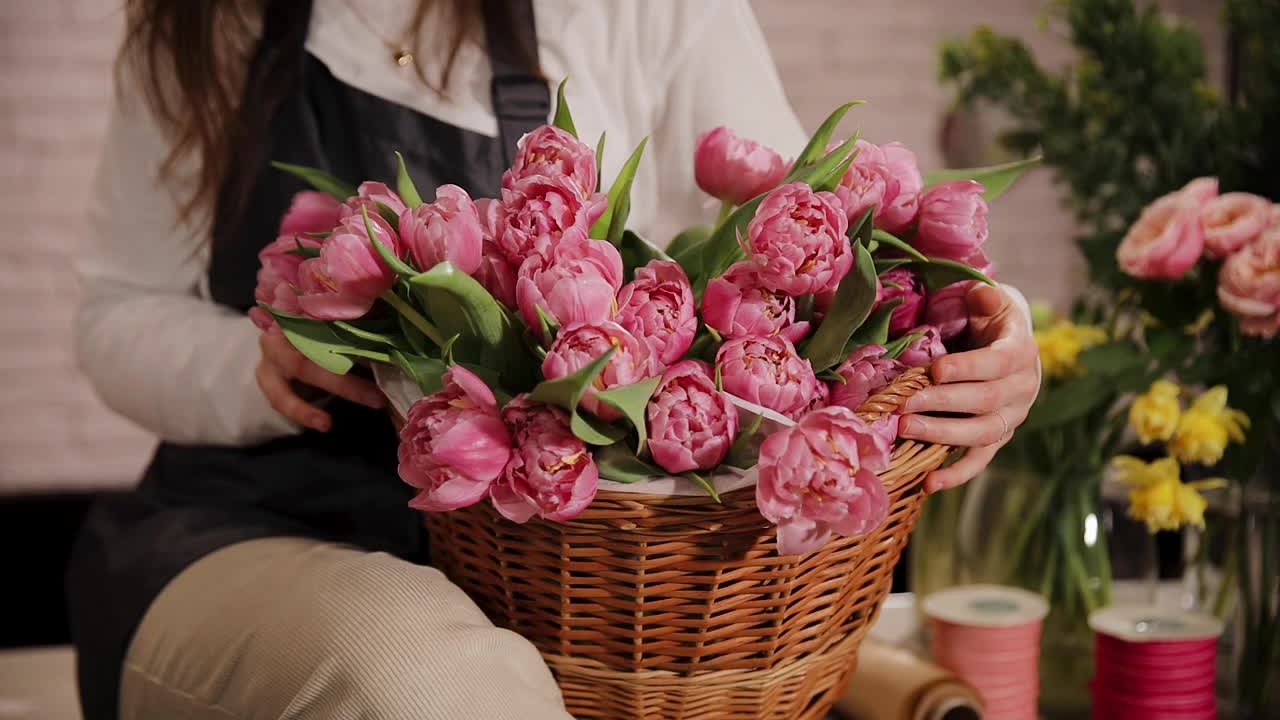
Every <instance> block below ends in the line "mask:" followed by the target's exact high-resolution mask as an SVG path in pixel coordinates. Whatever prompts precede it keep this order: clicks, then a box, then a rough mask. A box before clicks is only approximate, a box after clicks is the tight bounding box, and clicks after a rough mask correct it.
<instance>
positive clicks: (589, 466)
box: [490, 395, 600, 523]
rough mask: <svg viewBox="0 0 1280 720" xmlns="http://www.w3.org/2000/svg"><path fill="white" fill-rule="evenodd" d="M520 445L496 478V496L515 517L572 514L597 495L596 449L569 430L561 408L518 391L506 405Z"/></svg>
mask: <svg viewBox="0 0 1280 720" xmlns="http://www.w3.org/2000/svg"><path fill="white" fill-rule="evenodd" d="M502 418H503V420H504V421H505V422H506V423H507V427H508V429H509V430H510V432H511V435H512V437H514V438H515V443H516V449H515V451H514V452H512V453H511V459H510V460H509V461H508V462H507V465H506V467H505V468H503V471H502V475H500V476H499V477H498V479H497V480H496V481H495V482H494V483H493V487H492V489H491V490H490V498H491V499H492V500H493V506H494V507H495V508H497V510H498V512H499V513H500V514H501V515H502V516H503V517H505V518H507V519H508V520H511V521H512V522H518V523H523V522H528V520H529V519H530V518H532V517H533V516H534V515H537V516H538V517H540V518H543V519H546V520H555V521H560V522H563V521H566V520H572V519H573V518H574V517H576V516H577V515H578V514H579V513H581V512H582V511H583V509H585V508H586V507H587V506H588V505H590V504H591V501H592V500H594V499H595V496H596V490H597V489H598V487H599V484H600V475H599V471H598V470H597V469H596V463H595V460H593V459H592V457H591V453H590V451H589V450H588V449H587V446H586V445H585V444H583V442H582V441H581V440H579V439H578V438H577V437H575V436H574V434H573V433H572V432H571V431H570V430H569V416H568V415H566V414H565V412H564V411H563V410H561V409H559V408H555V407H551V406H549V405H543V404H541V403H531V402H529V401H528V399H527V398H526V397H525V396H524V395H517V396H516V398H515V399H514V400H512V401H511V402H510V403H508V404H507V406H506V407H505V408H503V409H502Z"/></svg>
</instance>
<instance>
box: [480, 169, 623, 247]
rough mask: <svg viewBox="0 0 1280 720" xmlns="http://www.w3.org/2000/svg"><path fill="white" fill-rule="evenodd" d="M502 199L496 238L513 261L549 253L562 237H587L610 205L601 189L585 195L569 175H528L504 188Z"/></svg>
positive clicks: (578, 238)
mask: <svg viewBox="0 0 1280 720" xmlns="http://www.w3.org/2000/svg"><path fill="white" fill-rule="evenodd" d="M501 202H502V204H501V206H500V213H499V217H497V218H496V219H494V220H493V225H494V230H493V239H494V242H496V243H497V244H498V247H500V248H502V252H504V253H506V254H507V259H508V260H510V261H511V264H513V265H519V264H520V263H522V262H524V260H525V259H526V258H528V257H530V256H533V255H549V254H550V253H551V250H552V248H553V247H554V246H555V245H556V244H558V243H559V242H560V240H561V238H564V239H566V240H572V239H577V240H582V239H585V238H586V237H587V231H588V230H590V229H591V224H592V223H594V222H595V221H596V220H597V219H598V218H599V217H600V215H601V214H602V213H604V210H605V207H606V206H607V205H608V199H607V198H605V196H604V195H602V194H600V193H595V194H593V195H589V196H584V195H582V194H581V193H580V191H579V190H578V186H577V184H576V183H575V182H574V180H573V178H571V177H569V176H568V175H555V176H546V175H531V176H529V177H526V178H524V179H523V180H520V181H518V182H516V183H514V184H513V185H512V186H511V187H509V188H503V189H502V201H501ZM486 212H489V211H488V210H486ZM486 220H488V218H486Z"/></svg>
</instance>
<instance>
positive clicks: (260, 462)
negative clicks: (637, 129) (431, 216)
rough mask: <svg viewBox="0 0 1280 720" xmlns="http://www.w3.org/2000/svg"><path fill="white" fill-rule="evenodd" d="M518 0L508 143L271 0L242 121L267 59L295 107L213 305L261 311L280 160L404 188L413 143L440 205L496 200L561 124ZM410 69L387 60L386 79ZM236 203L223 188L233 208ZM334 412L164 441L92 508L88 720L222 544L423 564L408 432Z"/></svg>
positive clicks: (503, 130)
mask: <svg viewBox="0 0 1280 720" xmlns="http://www.w3.org/2000/svg"><path fill="white" fill-rule="evenodd" d="M488 5H489V3H486V7H487V6H488ZM512 5H514V6H515V8H514V9H513V15H514V17H515V18H516V19H518V20H521V21H519V22H516V23H515V25H516V26H517V27H518V33H519V34H520V35H521V37H518V38H515V39H514V40H513V39H512V38H510V37H506V38H502V37H497V38H495V35H496V34H497V30H496V26H495V24H494V23H493V22H492V13H486V18H485V24H486V35H487V36H488V38H489V42H488V45H489V46H490V52H489V60H490V64H491V65H492V67H493V74H494V81H493V85H492V100H493V107H494V112H495V114H496V115H497V117H498V122H499V130H500V133H499V138H498V139H495V138H490V137H487V136H485V135H481V134H477V133H474V132H470V131H468V130H464V129H462V128H458V127H454V126H452V125H449V124H447V123H444V122H441V121H439V120H436V119H433V118H430V117H427V116H424V115H422V114H419V113H417V112H415V111H413V110H410V109H408V108H406V107H403V106H400V105H396V104H394V103H391V102H389V101H386V100H383V99H381V98H378V97H375V96H373V95H370V94H368V93H366V92H363V91H361V90H360V89H358V88H353V87H349V86H346V85H344V84H343V83H341V82H340V81H338V80H337V79H335V78H334V76H333V75H332V74H331V73H330V72H329V70H328V69H327V68H326V67H325V66H324V64H322V63H321V62H320V61H318V60H317V59H316V58H314V57H311V56H310V55H309V54H307V53H306V51H305V49H304V45H303V43H304V41H305V37H306V28H307V25H308V21H309V17H310V2H296V1H295V0H275V1H274V2H272V3H270V4H269V7H268V9H267V10H266V13H265V14H264V24H263V36H262V39H261V40H260V41H259V46H258V49H257V51H256V52H255V54H254V57H253V60H252V62H251V66H250V71H249V76H248V77H249V81H248V82H247V83H246V91H245V96H244V102H243V105H244V107H243V108H242V114H243V115H244V116H245V117H251V116H252V115H253V111H254V110H255V109H257V110H260V109H261V108H254V107H252V106H251V104H252V103H255V102H260V100H259V99H258V98H256V97H255V94H260V93H256V92H255V90H254V89H253V88H254V87H255V82H254V78H255V77H257V78H258V80H259V81H262V80H264V77H263V76H264V72H265V70H264V68H265V67H268V65H267V64H268V63H272V62H274V63H275V64H274V65H271V66H270V67H272V68H273V69H272V70H271V71H270V72H269V73H266V74H267V75H269V77H266V78H265V80H266V81H267V82H266V84H265V85H257V87H258V88H259V89H261V88H262V87H264V86H271V84H272V83H275V87H273V90H274V91H276V94H277V96H280V93H279V91H280V89H281V88H279V87H278V86H279V84H280V83H281V82H287V86H286V87H284V88H283V95H282V96H283V98H284V100H283V101H282V102H279V103H278V104H277V105H276V106H275V107H274V109H273V110H272V111H271V112H269V113H259V115H266V119H264V121H263V125H264V130H265V131H266V132H265V135H266V136H267V138H266V144H265V146H264V149H263V152H262V153H260V154H259V155H258V156H256V157H254V158H250V159H249V160H248V161H250V162H253V163H255V164H256V165H257V167H258V170H257V177H256V180H255V181H254V182H253V184H254V190H253V192H252V194H251V195H249V196H248V197H249V198H251V199H250V200H249V201H248V202H247V203H246V204H245V206H244V209H243V211H242V212H241V213H239V217H240V220H239V222H237V223H233V224H231V225H233V227H228V223H221V222H215V224H214V229H213V232H214V242H213V253H212V258H211V261H210V269H209V281H210V289H211V295H212V298H213V300H214V301H215V302H218V303H221V304H223V305H226V306H229V307H232V308H235V309H236V310H237V311H240V312H245V311H247V310H248V309H249V308H250V307H251V306H252V305H253V302H254V298H253V290H254V286H255V283H256V278H255V276H256V272H257V267H258V259H257V254H258V251H259V250H261V249H262V248H263V247H264V246H265V245H266V244H267V243H269V242H271V241H272V240H273V239H274V238H275V236H276V228H277V227H278V225H279V222H280V217H281V215H282V214H283V213H284V211H285V209H286V208H287V207H288V205H289V200H290V199H291V198H292V196H293V194H294V193H295V192H297V191H299V190H302V189H304V188H303V186H302V184H301V183H300V181H297V180H295V179H294V178H292V177H289V176H287V175H285V174H283V173H281V172H280V171H277V170H274V169H272V168H271V167H270V166H269V165H268V164H267V163H268V162H269V161H270V160H280V161H284V162H290V163H297V164H303V165H312V166H316V167H320V168H323V169H325V170H327V171H329V172H330V173H332V174H333V175H335V176H337V177H340V178H343V179H345V180H348V181H351V182H360V181H362V180H381V181H383V182H386V183H388V184H391V185H392V186H394V179H395V175H396V172H395V170H396V165H395V157H394V155H393V152H394V151H396V150H399V151H400V152H401V153H402V154H403V155H404V158H405V162H406V163H407V165H408V166H409V168H410V172H411V174H412V175H413V177H414V179H415V181H416V183H417V185H418V187H419V188H422V189H423V191H424V193H423V194H424V195H427V196H428V199H430V193H429V190H430V189H431V188H434V187H436V186H438V185H441V184H444V183H453V184H456V185H459V186H461V187H463V188H465V189H466V190H467V191H468V192H469V193H471V194H472V195H473V196H474V197H496V196H497V195H498V191H499V187H500V181H501V175H502V171H503V170H504V169H505V168H506V167H509V166H510V160H511V155H512V154H513V152H514V146H515V142H516V140H517V139H519V137H520V135H521V134H523V133H525V132H528V131H530V130H532V129H533V128H535V127H537V126H538V125H541V124H543V123H545V122H547V118H548V116H549V109H550V107H549V106H550V102H549V93H548V90H547V86H546V83H545V81H544V80H542V79H540V78H537V77H534V76H531V75H530V74H529V73H528V72H527V71H525V70H521V69H520V68H518V67H516V66H515V65H514V64H513V63H511V62H509V61H508V60H507V54H506V53H504V52H503V48H504V47H509V45H508V43H511V42H513V41H514V42H523V43H525V44H524V47H530V48H536V47H537V44H536V33H535V30H534V24H533V11H532V8H531V5H530V2H529V0H524V1H523V2H516V3H512ZM282 58H283V63H282V62H281V61H282ZM397 71H398V70H397V69H396V68H395V67H394V66H392V65H391V64H390V58H388V66H387V70H386V72H397ZM404 72H410V70H404ZM282 79H283V80H282ZM423 92H430V90H428V89H427V88H425V87H424V88H423ZM246 122H247V121H246ZM240 159H241V161H245V160H244V158H243V157H241V158H240ZM226 202H228V194H227V190H226V189H224V191H223V193H222V194H221V195H220V196H219V203H220V205H221V204H222V203H226ZM215 217H219V218H221V217H223V213H221V212H216V213H215ZM245 322H246V323H247V322H249V320H248V319H247V318H246V319H245ZM327 409H328V410H329V411H330V412H331V413H332V415H333V420H334V422H333V427H332V430H331V431H330V432H328V433H316V432H310V431H308V432H304V433H302V434H301V435H297V436H294V437H287V438H282V439H279V440H274V441H271V442H268V443H265V444H263V445H259V446H257V447H248V448H231V447H193V446H179V445H174V444H170V443H164V444H161V445H160V446H159V448H158V449H157V450H156V453H155V456H154V458H153V459H152V461H151V464H150V466H149V467H148V469H147V470H146V473H145V475H144V476H143V478H142V482H141V484H140V485H139V487H138V488H137V490H136V491H134V492H131V493H128V494H124V495H120V496H114V497H110V498H108V499H105V500H102V501H100V502H99V503H98V504H97V505H96V506H95V507H94V508H93V509H92V510H91V511H90V513H89V516H88V518H87V519H86V521H85V525H84V527H83V529H82V531H81V536H80V539H79V541H78V543H77V547H76V550H75V554H74V556H73V558H72V562H71V566H70V569H69V572H68V577H67V588H68V601H69V610H70V615H71V626H72V635H73V638H74V640H75V643H76V646H77V651H78V660H77V662H78V673H79V682H80V697H81V704H82V705H83V708H84V713H85V717H86V719H87V720H106V719H110V718H115V717H116V716H117V714H118V708H117V701H118V692H119V680H120V668H121V664H122V662H123V659H124V655H125V652H126V650H127V648H128V645H129V642H130V641H131V639H132V637H133V633H134V631H135V630H136V628H137V626H138V624H139V623H140V622H141V620H142V617H143V615H144V614H145V613H146V611H147V608H148V607H149V606H150V604H151V602H152V600H154V599H155V597H156V595H157V594H158V593H159V592H160V591H161V590H162V589H163V588H164V586H165V585H166V584H167V583H168V582H169V581H170V580H172V579H173V578H174V577H175V576H176V575H177V574H178V573H179V572H181V571H182V570H183V569H184V568H186V567H187V566H189V565H190V564H191V563H193V562H195V561H196V560H198V559H200V558H201V557H203V556H205V555H206V554H208V553H210V552H212V551H214V550H217V549H219V548H222V547H226V546H228V545H231V544H233V543H237V542H241V541H244V540H250V539H254V538H263V537H271V536H289V535H291V536H305V537H312V538H319V539H324V540H330V541H334V542H341V543H349V544H352V545H355V546H359V547H362V548H367V549H369V550H371V551H379V550H380V551H386V552H390V553H393V554H395V555H398V556H400V557H403V558H406V559H410V560H421V559H423V558H424V553H425V548H424V533H423V532H422V530H421V522H420V518H419V516H418V514H417V512H416V511H413V510H411V509H410V508H409V507H408V506H407V504H406V503H407V502H408V500H409V498H410V497H411V495H412V490H411V488H409V487H408V486H406V485H405V484H404V483H403V482H401V481H400V479H399V478H398V477H397V476H396V470H395V466H396V442H397V439H396V434H395V431H394V429H393V428H392V426H391V423H390V421H389V419H388V417H387V415H386V413H385V412H382V411H375V410H370V409H368V408H364V407H361V406H358V405H355V404H352V403H348V402H345V401H341V400H338V399H334V400H333V401H332V402H331V403H330V404H329V405H328V406H327ZM191 412H200V409H199V408H191Z"/></svg>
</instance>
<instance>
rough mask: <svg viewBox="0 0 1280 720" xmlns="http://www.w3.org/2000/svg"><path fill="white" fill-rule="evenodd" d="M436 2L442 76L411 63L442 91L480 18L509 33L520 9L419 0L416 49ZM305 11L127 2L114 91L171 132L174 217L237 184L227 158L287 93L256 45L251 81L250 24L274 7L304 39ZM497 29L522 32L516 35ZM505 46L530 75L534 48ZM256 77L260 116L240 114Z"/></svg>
mask: <svg viewBox="0 0 1280 720" xmlns="http://www.w3.org/2000/svg"><path fill="white" fill-rule="evenodd" d="M433 3H437V4H440V5H441V6H442V8H443V15H441V18H442V19H443V23H442V26H444V27H447V28H449V33H448V35H447V36H443V37H445V38H447V44H446V45H445V48H446V52H447V54H446V62H445V63H444V65H443V68H442V70H441V73H440V76H439V77H427V75H426V73H424V72H423V70H422V67H421V65H420V64H417V62H416V60H415V65H416V69H417V72H418V75H419V77H420V78H421V79H422V81H423V83H424V84H425V85H426V86H427V87H428V88H431V89H432V90H434V91H436V92H438V93H442V94H443V93H445V92H447V89H448V85H449V77H450V74H451V72H452V70H453V65H454V61H455V60H456V59H457V56H458V51H459V50H460V49H461V47H462V45H463V43H465V42H467V41H468V40H476V39H480V37H481V36H482V33H481V27H482V21H483V18H484V17H485V16H487V15H489V16H490V17H491V19H492V21H493V22H495V23H496V24H497V26H498V27H499V28H508V29H510V28H512V27H513V23H515V22H517V19H516V18H517V15H516V14H515V13H514V12H513V10H512V8H511V5H512V3H510V2H507V1H506V0H484V1H483V2H476V0H419V2H418V7H417V9H416V11H415V12H414V15H413V20H412V26H411V28H410V33H409V34H408V35H409V37H410V38H411V41H412V43H413V45H412V46H413V47H421V43H420V42H419V41H420V40H421V39H422V34H423V29H424V21H425V20H426V17H427V13H428V10H429V9H430V8H431V6H432V4H433ZM309 7H310V2H305V3H303V2H298V1H297V0H128V6H127V16H128V19H127V27H126V34H125V40H124V44H123V45H122V47H121V49H120V53H119V55H118V56H117V60H116V74H117V87H121V86H123V85H125V84H127V83H128V84H132V83H136V84H138V85H139V87H140V89H141V91H142V95H143V97H144V98H145V99H146V102H147V105H148V107H149V109H150V110H151V113H152V114H153V115H154V116H155V118H156V121H157V122H158V123H159V125H160V126H161V128H162V129H163V130H164V132H165V133H166V134H167V135H168V136H169V139H170V142H171V149H170V152H169V154H168V156H167V157H166V158H165V160H164V162H163V164H162V165H161V167H160V176H161V177H160V180H162V181H166V182H169V183H170V184H171V186H173V185H174V184H176V183H179V182H181V183H183V186H182V187H183V191H182V195H181V196H180V197H182V204H181V207H180V215H179V217H180V218H181V219H183V220H188V219H192V218H193V217H195V216H197V215H200V214H202V213H203V212H204V211H207V210H212V208H213V205H214V203H215V201H216V200H217V198H218V194H219V191H220V189H221V188H222V187H223V185H224V184H228V183H232V184H233V183H236V182H238V180H239V179H238V178H237V177H235V170H236V169H237V168H239V167H241V166H243V165H244V163H233V162H232V160H233V159H239V158H243V157H245V156H246V155H249V156H252V154H253V152H252V151H253V149H254V148H255V147H256V146H257V145H258V144H259V143H261V142H262V137H263V135H262V133H265V131H266V128H267V123H268V122H269V119H270V114H271V113H272V112H273V111H274V108H275V103H276V102H278V101H279V100H280V98H281V96H282V95H283V93H284V92H286V91H287V90H288V87H287V85H285V84H284V83H285V82H287V77H288V76H287V73H286V74H281V73H277V72H274V71H273V67H272V66H273V59H272V58H270V57H269V55H270V50H271V49H270V48H263V49H262V50H263V51H265V52H267V53H268V57H267V58H266V62H265V63H259V69H258V71H257V72H255V73H254V74H255V76H257V77H254V78H249V77H248V69H249V66H250V60H251V59H252V57H253V54H254V52H255V48H256V46H257V42H256V41H255V34H256V33H255V30H256V28H257V27H259V26H260V25H262V24H263V23H265V22H266V21H267V18H268V16H269V15H270V14H272V13H275V14H277V15H278V16H279V17H278V18H277V19H281V18H282V19H284V21H285V22H286V24H287V23H292V24H291V25H290V26H289V27H288V28H287V31H286V32H287V33H301V34H302V36H305V34H306V31H307V27H306V26H307V19H308V16H309V13H308V12H304V11H303V10H305V9H308V8H309ZM490 14H491V15H490ZM503 34H504V35H506V36H507V37H511V38H518V37H521V34H520V33H516V32H506V33H503ZM299 39H300V38H299ZM286 45H287V43H286ZM297 46H298V47H301V42H298V43H297ZM502 50H503V53H504V55H506V56H507V57H509V58H510V59H511V61H513V62H515V63H516V64H517V65H519V66H523V67H527V68H529V69H530V71H531V72H534V73H536V68H537V66H538V63H537V48H527V47H517V46H512V47H508V48H503V49H502ZM276 60H277V62H282V61H288V58H278V59H276ZM126 75H127V76H128V77H125V76H126ZM255 82H257V83H262V86H261V87H257V88H249V91H250V92H255V93H256V94H255V97H256V98H257V99H258V101H259V103H257V104H256V106H257V107H258V108H260V112H259V117H253V118H246V117H243V116H242V114H241V113H240V105H241V99H242V97H243V96H244V93H245V91H246V88H245V86H246V83H255ZM193 156H194V157H195V158H197V159H198V162H197V163H196V167H197V168H198V169H197V170H196V172H195V174H194V176H192V177H182V178H179V177H176V171H177V168H178V165H179V163H181V162H182V161H183V160H184V159H186V158H189V157H193Z"/></svg>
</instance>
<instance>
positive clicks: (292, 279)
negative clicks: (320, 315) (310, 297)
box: [249, 235, 320, 333]
mask: <svg viewBox="0 0 1280 720" xmlns="http://www.w3.org/2000/svg"><path fill="white" fill-rule="evenodd" d="M298 245H302V246H303V247H309V248H318V247H320V241H319V240H317V239H315V238H312V237H307V236H306V235H281V236H280V237H278V238H276V239H275V240H274V241H273V242H272V243H271V244H270V245H267V246H266V247H265V248H263V249H262V251H261V252H259V253H258V286H257V287H256V288H254V291H253V299H254V300H255V301H257V302H260V303H264V304H266V305H269V306H271V307H272V308H275V309H276V310H279V311H281V312H286V313H291V314H293V315H298V314H301V313H302V307H301V306H300V305H299V304H298V268H299V267H300V266H301V265H302V261H303V257H302V255H300V254H299V253H298V252H297V247H298ZM249 319H250V320H252V321H253V324H254V325H257V326H258V329H260V330H262V331H263V332H266V333H278V332H280V328H279V326H278V325H277V324H276V319H275V318H274V317H272V316H271V313H269V312H267V311H266V310H263V309H262V308H260V307H254V308H252V309H250V310H249Z"/></svg>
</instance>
